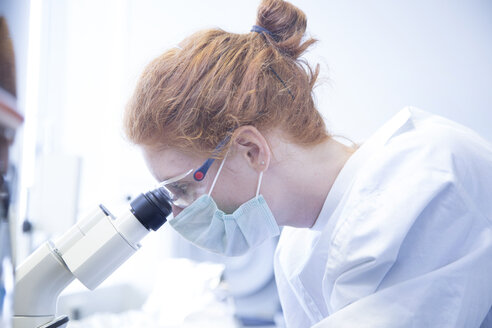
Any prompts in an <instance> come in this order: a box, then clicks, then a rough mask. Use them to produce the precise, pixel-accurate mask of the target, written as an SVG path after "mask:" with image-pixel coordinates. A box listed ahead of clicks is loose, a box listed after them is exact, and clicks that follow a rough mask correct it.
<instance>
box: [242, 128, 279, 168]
mask: <svg viewBox="0 0 492 328" xmlns="http://www.w3.org/2000/svg"><path fill="white" fill-rule="evenodd" d="M233 138H234V144H235V148H236V151H237V152H238V153H239V155H240V156H243V157H244V158H245V159H246V161H247V163H248V165H249V166H251V167H252V168H253V169H254V170H255V171H257V172H262V171H265V170H266V169H267V168H268V165H269V164H270V157H271V149H270V146H269V145H268V143H267V141H266V139H265V137H264V136H263V134H261V132H260V131H258V129H257V128H255V127H254V126H252V125H246V126H241V127H239V128H237V129H236V131H235V133H234V136H233Z"/></svg>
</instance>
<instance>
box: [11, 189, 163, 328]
mask: <svg viewBox="0 0 492 328" xmlns="http://www.w3.org/2000/svg"><path fill="white" fill-rule="evenodd" d="M170 213H171V203H170V200H169V198H168V196H167V194H165V192H163V191H162V190H160V189H159V188H158V189H155V190H153V191H150V192H147V193H146V194H141V195H140V196H139V197H137V198H136V199H135V200H134V201H132V202H131V203H130V207H129V208H127V209H125V210H124V211H123V212H122V213H121V214H120V215H118V216H114V215H113V214H111V213H110V212H109V211H108V210H107V209H106V208H105V207H104V206H102V205H100V206H99V207H98V208H97V209H96V210H95V211H94V212H93V213H92V214H91V215H89V216H88V217H86V218H85V219H82V220H80V221H79V222H77V223H76V224H75V225H74V226H73V227H72V228H70V229H69V230H68V231H67V232H66V233H65V234H64V235H62V236H61V237H59V238H57V239H56V240H54V241H47V242H45V243H44V244H43V245H41V246H40V247H39V248H38V249H37V250H36V251H34V252H33V253H32V254H31V255H30V256H29V257H28V258H27V259H26V260H25V261H24V262H23V263H22V264H21V265H19V266H18V267H17V269H16V273H15V297H14V317H13V324H14V328H35V327H36V328H38V327H43V328H55V327H65V325H66V323H67V322H68V318H67V317H66V316H61V317H56V304H57V300H58V296H59V294H60V293H61V292H62V291H63V289H65V288H66V287H67V286H68V285H69V284H70V283H71V282H72V281H73V280H74V279H78V280H79V281H80V282H81V283H82V284H84V285H85V286H86V287H87V288H89V289H91V290H93V289H95V288H96V287H97V286H99V285H100V284H101V283H102V282H103V281H104V280H105V279H106V278H107V277H108V276H110V275H111V274H112V273H113V272H114V271H115V270H116V269H117V268H118V267H119V266H120V265H121V264H122V263H123V262H125V261H126V260H127V259H128V258H129V257H130V256H132V255H133V254H134V253H135V252H136V251H137V250H138V249H139V248H140V245H139V241H140V240H141V239H142V238H143V237H145V236H146V235H147V234H148V233H149V232H150V230H157V229H158V228H159V227H160V226H161V225H162V224H164V222H166V217H167V216H168V215H169V214H170Z"/></svg>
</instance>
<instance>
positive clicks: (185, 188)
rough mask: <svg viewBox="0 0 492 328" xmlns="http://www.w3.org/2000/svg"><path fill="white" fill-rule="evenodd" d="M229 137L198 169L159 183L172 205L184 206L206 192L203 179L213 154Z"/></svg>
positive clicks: (213, 159) (222, 142) (211, 162)
mask: <svg viewBox="0 0 492 328" xmlns="http://www.w3.org/2000/svg"><path fill="white" fill-rule="evenodd" d="M229 139H230V136H227V137H226V138H225V139H224V140H222V141H221V142H220V143H219V144H218V145H217V147H215V149H214V151H213V153H212V156H213V157H210V158H208V159H207V160H206V161H205V162H204V163H203V164H202V166H200V167H199V168H198V169H191V170H188V171H186V172H184V173H182V174H180V175H178V176H175V177H172V178H170V179H168V180H165V181H162V182H161V183H160V184H159V187H161V188H164V189H165V190H166V191H167V192H168V193H169V195H170V196H171V201H172V202H173V205H174V206H176V207H179V208H185V207H187V206H189V205H191V203H193V202H194V201H195V200H197V199H198V198H199V197H200V196H202V195H203V194H205V193H206V187H207V184H206V183H204V182H203V180H204V179H205V177H206V175H207V172H208V170H209V169H210V167H211V166H212V164H213V163H214V161H215V158H214V157H215V155H217V154H218V153H219V152H220V151H221V150H222V148H223V147H224V146H225V144H226V143H227V142H228V141H229ZM191 173H193V178H190V175H191Z"/></svg>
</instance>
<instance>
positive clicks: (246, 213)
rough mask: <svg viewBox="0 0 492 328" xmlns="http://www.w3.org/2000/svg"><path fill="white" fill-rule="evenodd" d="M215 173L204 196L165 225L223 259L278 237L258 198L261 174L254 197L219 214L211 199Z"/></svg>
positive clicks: (268, 215)
mask: <svg viewBox="0 0 492 328" xmlns="http://www.w3.org/2000/svg"><path fill="white" fill-rule="evenodd" d="M226 158H227V155H226V157H225V158H224V160H223V161H222V163H221V164H220V167H219V170H218V171H217V174H216V176H215V179H214V181H213V183H212V186H211V187H210V191H209V192H208V194H205V195H203V196H201V197H200V198H198V199H197V200H195V201H194V202H193V203H192V204H191V205H189V206H188V207H186V208H185V209H184V210H183V211H182V212H181V213H179V214H178V215H177V216H176V217H175V218H173V219H171V220H170V221H169V224H170V225H171V226H172V227H173V228H174V229H175V230H176V231H177V232H178V233H179V234H181V235H182V236H183V237H184V238H186V239H187V240H189V241H190V242H192V243H193V244H195V245H197V246H199V247H201V248H204V249H207V250H209V251H212V252H214V253H218V254H222V255H226V256H239V255H243V254H244V253H246V252H247V251H248V250H250V249H252V248H255V247H256V246H258V245H260V244H261V243H263V242H264V241H265V240H267V239H269V238H272V237H274V236H278V235H279V234H280V230H279V227H278V225H277V222H276V221H275V218H274V217H273V214H272V212H271V211H270V208H269V207H268V205H267V203H266V201H265V199H264V198H263V196H261V195H259V192H260V185H261V179H262V177H263V172H261V173H260V176H259V178H258V186H257V188H256V196H255V197H254V198H252V199H250V200H249V201H247V202H246V203H244V204H242V205H241V206H240V207H239V208H238V209H237V210H235V211H234V212H233V213H232V214H225V213H224V212H223V211H221V210H219V209H218V207H217V204H216V203H215V201H214V200H213V198H212V197H211V193H212V190H213V188H214V186H215V183H216V182H217V178H218V177H219V174H220V172H221V171H222V167H223V166H224V163H225V160H226Z"/></svg>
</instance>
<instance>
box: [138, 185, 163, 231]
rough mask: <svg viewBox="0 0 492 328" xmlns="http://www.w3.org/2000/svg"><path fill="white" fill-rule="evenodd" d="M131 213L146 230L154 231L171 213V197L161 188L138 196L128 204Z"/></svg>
mask: <svg viewBox="0 0 492 328" xmlns="http://www.w3.org/2000/svg"><path fill="white" fill-rule="evenodd" d="M130 207H131V208H132V213H133V215H135V217H136V218H137V219H138V221H140V223H142V225H143V226H144V227H145V228H147V229H148V230H154V231H156V230H157V229H159V228H160V227H161V226H162V225H163V224H164V223H166V221H167V219H166V218H167V217H168V216H169V214H171V212H172V207H171V197H170V196H169V194H168V193H167V192H166V191H165V190H164V189H163V188H157V189H154V190H152V191H149V192H146V193H145V194H140V195H139V196H138V197H137V198H135V199H134V200H133V201H131V202H130Z"/></svg>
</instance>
